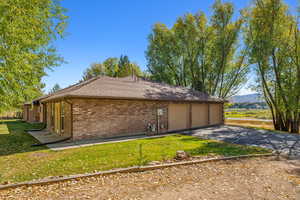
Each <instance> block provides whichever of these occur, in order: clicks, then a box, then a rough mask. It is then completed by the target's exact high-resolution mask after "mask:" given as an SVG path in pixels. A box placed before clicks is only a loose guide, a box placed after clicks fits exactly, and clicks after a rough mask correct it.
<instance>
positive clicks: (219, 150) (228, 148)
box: [181, 138, 270, 156]
mask: <svg viewBox="0 0 300 200" xmlns="http://www.w3.org/2000/svg"><path fill="white" fill-rule="evenodd" d="M181 140H182V141H183V142H195V141H197V140H199V139H198V138H182V139H181ZM187 152H188V153H190V154H191V155H208V154H215V155H220V156H238V155H247V154H260V153H270V151H269V150H267V149H264V148H260V147H253V146H251V147H250V146H245V145H238V144H232V143H226V142H221V141H213V140H207V141H206V142H204V143H201V145H199V147H196V148H194V149H190V150H188V151H187Z"/></svg>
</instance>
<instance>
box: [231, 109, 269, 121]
mask: <svg viewBox="0 0 300 200" xmlns="http://www.w3.org/2000/svg"><path fill="white" fill-rule="evenodd" d="M225 118H247V119H272V115H271V112H270V110H268V109H229V110H226V111H225Z"/></svg>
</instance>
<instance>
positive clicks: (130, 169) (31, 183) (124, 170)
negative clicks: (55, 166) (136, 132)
mask: <svg viewBox="0 0 300 200" xmlns="http://www.w3.org/2000/svg"><path fill="white" fill-rule="evenodd" d="M268 156H275V155H274V154H272V153H267V154H252V155H241V156H230V157H224V158H209V159H204V160H203V159H202V160H191V161H181V162H174V163H167V164H160V165H152V166H141V167H139V166H134V167H128V168H121V169H113V170H108V171H100V172H95V173H87V174H76V175H70V176H65V177H59V178H45V179H41V180H36V181H28V182H22V183H15V184H7V185H0V190H6V189H13V188H18V187H22V186H36V185H48V184H53V183H58V182H64V181H69V180H78V179H81V178H87V177H94V176H101V175H111V174H117V173H132V172H143V171H149V170H155V169H163V168H167V167H173V166H180V165H193V164H198V163H206V162H216V161H222V160H235V159H242V158H253V157H268Z"/></svg>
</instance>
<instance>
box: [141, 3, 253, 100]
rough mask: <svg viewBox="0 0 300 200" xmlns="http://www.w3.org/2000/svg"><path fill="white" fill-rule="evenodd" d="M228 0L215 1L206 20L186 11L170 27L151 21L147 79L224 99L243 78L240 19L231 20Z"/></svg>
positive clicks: (240, 83) (236, 90)
mask: <svg viewBox="0 0 300 200" xmlns="http://www.w3.org/2000/svg"><path fill="white" fill-rule="evenodd" d="M233 13H234V8H233V5H232V4H231V3H221V1H219V0H217V1H216V2H215V3H214V5H213V15H212V16H211V18H210V20H209V22H208V20H207V18H206V16H205V14H204V13H202V12H200V13H198V14H196V15H193V14H186V15H185V16H184V17H180V18H178V19H177V21H176V23H175V24H174V25H173V27H172V28H170V29H169V28H167V26H166V25H164V24H155V25H154V27H153V30H152V33H151V34H150V36H149V45H148V49H147V52H146V57H147V60H148V71H149V73H150V75H151V78H152V79H154V80H157V81H162V82H166V83H168V84H173V85H181V86H184V87H191V88H193V89H196V90H199V91H202V92H205V93H207V94H210V95H213V96H218V97H221V98H228V97H230V96H233V95H234V94H235V93H237V92H238V91H239V89H240V87H241V86H242V84H243V83H244V82H245V81H246V75H247V73H248V67H247V65H246V62H245V51H244V50H243V49H241V48H239V46H238V45H239V33H240V31H241V27H242V24H243V19H241V18H240V19H238V20H236V21H234V20H233V19H232V17H233Z"/></svg>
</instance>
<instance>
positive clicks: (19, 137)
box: [0, 120, 47, 156]
mask: <svg viewBox="0 0 300 200" xmlns="http://www.w3.org/2000/svg"><path fill="white" fill-rule="evenodd" d="M41 126H42V124H29V123H26V122H22V121H20V120H4V121H0V129H1V128H2V129H3V128H4V129H5V128H6V127H7V129H8V132H0V156H5V155H10V154H15V153H23V152H31V151H37V150H42V149H47V148H46V147H32V146H31V145H32V144H36V143H38V141H37V140H36V139H35V138H33V137H32V136H31V135H29V134H28V133H26V132H25V130H26V129H35V128H41ZM0 131H1V130H0Z"/></svg>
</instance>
